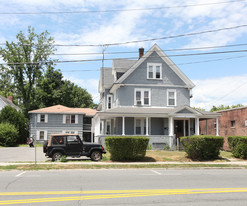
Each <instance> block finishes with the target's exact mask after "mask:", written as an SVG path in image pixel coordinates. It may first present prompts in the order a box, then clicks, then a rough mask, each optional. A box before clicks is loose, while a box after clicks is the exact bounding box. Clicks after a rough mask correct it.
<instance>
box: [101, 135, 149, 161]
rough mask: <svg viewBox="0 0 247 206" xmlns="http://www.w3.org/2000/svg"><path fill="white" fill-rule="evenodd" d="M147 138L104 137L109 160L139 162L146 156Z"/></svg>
mask: <svg viewBox="0 0 247 206" xmlns="http://www.w3.org/2000/svg"><path fill="white" fill-rule="evenodd" d="M148 142H149V138H147V137H131V136H124V137H122V136H120V137H106V138H105V144H106V149H107V150H108V151H109V152H110V154H111V160H116V161H125V160H141V159H143V158H144V156H145V154H146V149H147V146H148Z"/></svg>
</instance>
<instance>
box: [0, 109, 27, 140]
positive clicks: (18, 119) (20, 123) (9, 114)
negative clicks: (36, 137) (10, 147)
mask: <svg viewBox="0 0 247 206" xmlns="http://www.w3.org/2000/svg"><path fill="white" fill-rule="evenodd" d="M0 123H10V124H11V125H14V127H15V128H16V129H17V131H18V135H17V136H16V137H15V138H16V141H15V142H17V143H25V142H26V139H27V137H28V136H29V133H28V119H27V118H26V117H25V115H24V114H23V113H22V112H21V111H17V110H16V109H15V108H13V107H11V106H6V107H4V108H3V109H2V110H1V113H0Z"/></svg>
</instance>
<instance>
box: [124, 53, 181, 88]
mask: <svg viewBox="0 0 247 206" xmlns="http://www.w3.org/2000/svg"><path fill="white" fill-rule="evenodd" d="M147 63H162V80H152V79H147ZM123 83H124V84H156V85H180V86H184V85H185V83H184V81H183V80H181V79H180V78H179V77H178V75H177V74H176V73H175V72H174V71H173V70H172V69H171V68H170V67H169V65H167V64H166V63H165V62H164V61H163V59H162V58H161V57H159V55H158V54H157V53H156V52H153V53H152V54H151V55H150V56H149V57H148V58H147V59H146V60H145V61H144V62H143V63H142V64H141V65H140V66H139V67H138V68H136V69H135V71H134V72H132V74H131V75H129V76H128V77H127V78H126V79H125V80H124V82H123Z"/></svg>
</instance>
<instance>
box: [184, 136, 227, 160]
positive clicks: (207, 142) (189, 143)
mask: <svg viewBox="0 0 247 206" xmlns="http://www.w3.org/2000/svg"><path fill="white" fill-rule="evenodd" d="M181 144H182V146H183V147H184V150H185V152H186V153H187V155H188V157H189V158H191V159H192V160H213V159H217V158H218V157H219V154H220V149H221V148H222V147H223V144H224V137H218V136H210V135H193V136H189V137H182V138H181Z"/></svg>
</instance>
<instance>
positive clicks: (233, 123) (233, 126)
mask: <svg viewBox="0 0 247 206" xmlns="http://www.w3.org/2000/svg"><path fill="white" fill-rule="evenodd" d="M235 124H236V122H235V120H232V121H231V128H235V126H236V125H235Z"/></svg>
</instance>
